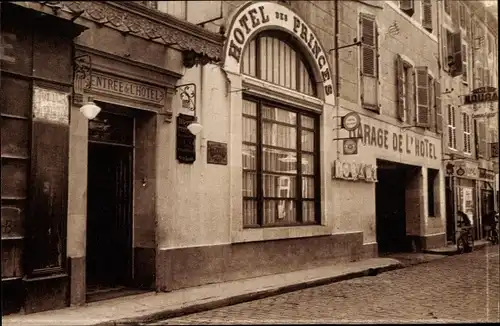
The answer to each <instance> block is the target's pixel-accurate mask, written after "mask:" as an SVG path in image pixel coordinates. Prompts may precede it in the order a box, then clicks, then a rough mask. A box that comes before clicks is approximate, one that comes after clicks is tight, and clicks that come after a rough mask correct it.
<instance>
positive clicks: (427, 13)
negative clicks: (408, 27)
mask: <svg viewBox="0 0 500 326" xmlns="http://www.w3.org/2000/svg"><path fill="white" fill-rule="evenodd" d="M421 5H422V7H421V8H422V27H423V28H425V29H426V30H427V31H428V32H429V33H432V2H431V0H422V2H421Z"/></svg>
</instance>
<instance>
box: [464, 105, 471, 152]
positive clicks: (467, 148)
mask: <svg viewBox="0 0 500 326" xmlns="http://www.w3.org/2000/svg"><path fill="white" fill-rule="evenodd" d="M462 129H463V134H464V137H463V152H464V153H465V154H468V155H472V133H471V116H470V114H468V113H467V112H462Z"/></svg>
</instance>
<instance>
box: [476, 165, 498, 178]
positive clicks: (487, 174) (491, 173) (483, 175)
mask: <svg viewBox="0 0 500 326" xmlns="http://www.w3.org/2000/svg"><path fill="white" fill-rule="evenodd" d="M479 178H480V179H486V180H494V179H495V172H494V171H490V170H486V169H483V168H479Z"/></svg>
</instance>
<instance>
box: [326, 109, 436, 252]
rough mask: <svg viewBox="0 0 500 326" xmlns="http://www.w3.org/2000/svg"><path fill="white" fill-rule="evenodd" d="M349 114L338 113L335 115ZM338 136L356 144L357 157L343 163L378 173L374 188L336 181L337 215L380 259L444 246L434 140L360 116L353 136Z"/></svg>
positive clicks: (424, 135) (432, 136) (387, 121)
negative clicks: (353, 225) (350, 224)
mask: <svg viewBox="0 0 500 326" xmlns="http://www.w3.org/2000/svg"><path fill="white" fill-rule="evenodd" d="M348 112H349V111H347V110H345V109H343V108H342V110H341V111H340V115H341V116H342V115H345V114H347V113H348ZM384 119H385V120H386V121H384ZM339 135H340V138H343V137H350V138H352V139H353V138H356V137H357V139H358V142H359V146H358V153H357V155H350V156H347V155H344V156H343V157H342V159H341V160H342V161H353V162H359V163H364V164H370V165H372V166H376V172H377V178H376V182H375V183H371V182H353V181H344V180H336V183H337V187H338V189H342V191H338V192H337V203H338V204H337V205H338V206H339V208H338V209H339V210H340V212H339V214H342V216H346V217H347V218H348V219H349V220H350V221H356V222H357V223H358V225H359V226H361V227H362V229H363V230H364V234H365V238H366V240H365V241H366V242H368V241H370V242H373V243H375V244H376V248H377V251H378V253H379V254H386V253H392V252H405V251H419V250H422V249H431V248H436V247H442V246H444V243H445V229H444V227H445V223H444V222H445V218H444V203H443V201H442V200H441V198H443V197H444V177H443V173H442V170H441V142H440V140H439V138H438V137H437V136H438V135H436V134H433V133H430V132H425V133H424V131H423V130H422V131H421V132H418V131H413V130H409V129H403V128H401V127H399V126H397V125H393V124H391V122H390V119H389V118H384V117H380V118H379V119H376V118H372V117H369V116H366V115H363V114H361V123H360V126H359V127H358V128H357V129H356V130H353V131H351V132H346V131H342V132H341V133H340V134H339ZM340 179H342V178H340Z"/></svg>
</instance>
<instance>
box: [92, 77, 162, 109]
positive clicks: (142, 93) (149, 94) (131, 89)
mask: <svg viewBox="0 0 500 326" xmlns="http://www.w3.org/2000/svg"><path fill="white" fill-rule="evenodd" d="M91 88H92V89H93V90H100V91H104V92H106V93H114V94H120V95H123V96H127V97H132V98H136V99H140V100H146V101H148V102H152V103H155V104H159V103H161V101H163V99H164V98H165V91H164V90H162V89H161V88H159V87H154V86H150V85H146V84H142V83H137V82H133V81H128V80H123V79H119V78H114V77H110V76H106V75H102V74H99V73H93V74H92V78H91Z"/></svg>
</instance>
